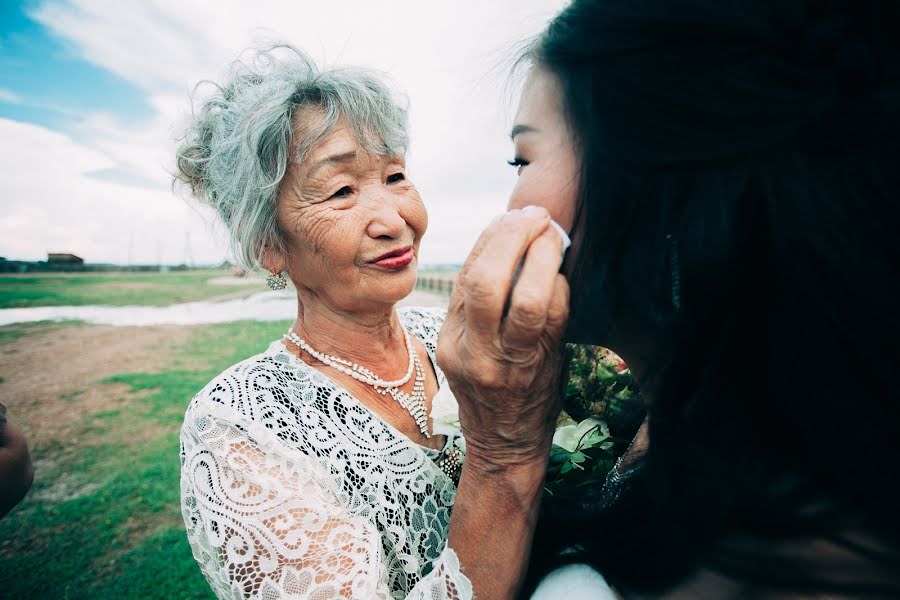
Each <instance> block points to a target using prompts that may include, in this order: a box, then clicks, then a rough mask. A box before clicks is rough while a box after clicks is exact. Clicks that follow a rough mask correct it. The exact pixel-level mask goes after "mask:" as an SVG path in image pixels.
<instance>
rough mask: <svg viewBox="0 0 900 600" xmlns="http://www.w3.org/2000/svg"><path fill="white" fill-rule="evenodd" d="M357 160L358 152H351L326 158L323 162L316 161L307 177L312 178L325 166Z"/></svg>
mask: <svg viewBox="0 0 900 600" xmlns="http://www.w3.org/2000/svg"><path fill="white" fill-rule="evenodd" d="M355 159H356V150H351V151H350V152H342V153H340V154H332V155H331V156H326V157H325V158H323V159H322V160H318V161H316V162H315V163H314V164H313V166H311V167H310V168H309V171H308V172H307V173H306V177H312V176H313V174H314V173H315V172H316V171H318V170H319V169H321V168H322V167H325V166H330V165H334V164H338V163H343V162H348V161H351V160H355Z"/></svg>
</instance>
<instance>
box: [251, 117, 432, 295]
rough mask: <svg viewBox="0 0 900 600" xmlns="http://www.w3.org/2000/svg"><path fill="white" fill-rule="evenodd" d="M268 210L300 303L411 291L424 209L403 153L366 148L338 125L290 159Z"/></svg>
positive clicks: (344, 126) (424, 221)
mask: <svg viewBox="0 0 900 600" xmlns="http://www.w3.org/2000/svg"><path fill="white" fill-rule="evenodd" d="M276 212H277V219H278V225H279V227H280V228H281V231H282V234H283V235H284V237H285V241H286V246H287V255H286V256H284V257H277V258H280V259H282V260H283V263H282V267H283V269H284V270H286V271H287V272H288V274H289V275H290V277H291V280H292V281H293V282H294V284H295V285H296V286H297V290H298V292H299V293H300V295H301V299H302V300H303V301H304V302H316V301H317V302H324V303H325V304H327V305H328V306H329V307H330V308H331V309H332V310H338V311H344V312H355V311H367V310H379V309H381V308H384V307H385V306H389V305H393V304H394V303H395V302H397V301H398V300H401V299H402V298H404V297H405V296H406V295H407V294H409V292H410V291H412V289H413V286H414V285H415V281H416V257H417V255H418V250H419V241H420V240H421V238H422V235H423V234H424V233H425V229H426V227H427V226H428V215H427V213H426V212H425V206H424V205H423V204H422V199H421V198H420V197H419V193H418V192H417V191H416V188H415V186H414V185H413V184H412V182H411V181H409V179H407V177H406V163H405V160H404V157H402V156H377V155H373V154H369V153H367V152H366V151H365V150H363V148H362V147H361V146H360V145H359V142H358V141H357V139H356V137H355V136H354V135H353V132H352V130H351V129H350V128H349V127H348V126H346V125H341V126H338V127H337V128H336V129H335V131H334V132H332V133H331V134H330V135H329V136H328V137H326V138H325V139H324V140H323V141H322V143H320V144H319V146H318V147H316V148H315V149H314V150H313V151H312V152H311V153H310V154H309V156H308V157H307V158H306V159H305V160H304V161H303V162H302V163H301V164H293V165H291V168H290V170H289V171H288V174H287V176H286V177H285V180H284V182H283V183H282V186H281V189H280V190H279V195H278V205H277V208H276ZM265 266H267V267H268V265H265ZM277 266H278V265H275V268H277Z"/></svg>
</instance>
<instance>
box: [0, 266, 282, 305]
mask: <svg viewBox="0 0 900 600" xmlns="http://www.w3.org/2000/svg"><path fill="white" fill-rule="evenodd" d="M229 275H230V274H229V273H228V271H223V270H212V269H204V270H196V271H178V272H171V273H152V272H151V273H132V272H112V273H40V274H37V273H35V274H24V275H0V308H24V307H29V306H66V305H68V306H84V305H88V304H101V305H109V306H126V305H139V306H166V305H169V304H177V303H180V302H193V301H196V300H205V299H208V298H213V297H216V296H223V295H225V294H229V293H234V292H235V291H236V290H240V289H241V288H244V289H249V288H253V289H257V290H259V291H263V290H265V289H266V288H265V285H264V284H263V282H262V280H259V279H255V278H248V279H247V286H246V287H245V286H221V285H214V284H210V281H211V280H215V279H218V278H221V277H227V276H229Z"/></svg>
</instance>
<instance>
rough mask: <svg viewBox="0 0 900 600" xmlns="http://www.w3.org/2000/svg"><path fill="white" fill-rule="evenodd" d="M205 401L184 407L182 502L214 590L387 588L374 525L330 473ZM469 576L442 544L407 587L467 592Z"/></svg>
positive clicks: (312, 593)
mask: <svg viewBox="0 0 900 600" xmlns="http://www.w3.org/2000/svg"><path fill="white" fill-rule="evenodd" d="M203 408H204V410H199V409H198V407H196V406H195V407H193V409H192V410H189V412H188V415H187V418H186V419H185V423H184V426H183V428H182V435H181V442H182V475H181V487H182V512H183V516H184V520H185V525H186V527H187V534H188V540H189V542H190V545H191V548H192V550H193V553H194V558H195V559H196V560H197V562H198V563H199V565H200V568H201V569H202V571H203V573H204V575H205V576H206V578H207V580H208V581H209V583H210V586H211V587H212V589H213V591H214V592H215V593H216V595H217V596H218V597H219V598H229V599H237V598H265V599H266V600H277V599H283V598H284V599H286V598H298V599H299V598H317V599H318V598H322V599H325V598H375V599H388V598H392V597H393V596H392V594H391V592H390V590H389V589H388V584H387V581H388V577H387V573H386V567H385V566H384V561H383V559H382V554H383V552H382V546H381V537H380V534H379V532H378V531H377V529H376V527H375V526H374V524H373V523H372V522H371V521H369V520H368V519H367V518H365V516H363V515H359V514H354V513H353V512H351V510H350V509H349V508H347V507H345V506H342V504H341V503H340V502H339V501H338V496H337V495H336V493H335V491H334V490H333V489H332V488H331V487H330V486H331V485H332V484H331V483H330V482H332V481H333V477H329V476H328V475H327V474H326V473H325V472H324V469H323V467H322V466H320V465H319V464H318V463H317V462H316V461H314V460H313V459H311V458H310V457H308V456H305V455H303V454H302V453H299V452H295V451H291V450H290V449H289V448H287V447H285V446H284V444H283V443H282V442H281V441H280V440H278V438H277V437H276V436H274V435H272V434H271V433H270V431H269V430H268V429H266V428H265V427H264V426H261V425H259V424H258V423H254V422H252V421H241V420H240V419H236V418H234V417H233V416H232V415H228V414H225V413H226V412H228V411H227V409H224V407H221V406H205V407H203ZM207 409H208V410H207ZM467 583H468V582H467V581H465V578H464V577H463V576H462V574H461V573H460V571H459V566H458V561H456V560H455V555H454V554H453V553H452V550H445V552H444V554H442V555H441V556H440V558H439V559H438V560H437V561H436V562H435V563H434V569H433V570H432V572H431V574H430V575H429V576H427V577H425V578H424V579H423V580H421V581H419V585H417V586H416V587H415V588H414V590H413V591H412V593H411V594H410V595H409V597H410V598H415V599H422V600H425V599H429V600H431V599H433V600H442V599H444V598H448V599H449V598H453V599H456V598H460V599H465V598H471V591H469V593H468V595H460V594H459V592H458V590H464V589H466V587H465V584H467ZM468 589H469V590H471V586H469V588H468Z"/></svg>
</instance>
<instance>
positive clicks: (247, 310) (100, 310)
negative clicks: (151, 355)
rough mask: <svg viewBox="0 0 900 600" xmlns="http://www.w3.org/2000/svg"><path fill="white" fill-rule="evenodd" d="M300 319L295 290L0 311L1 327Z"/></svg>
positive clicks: (181, 323) (184, 323)
mask: <svg viewBox="0 0 900 600" xmlns="http://www.w3.org/2000/svg"><path fill="white" fill-rule="evenodd" d="M296 316H297V295H296V293H295V292H294V291H293V290H285V291H282V292H268V291H267V292H259V293H257V294H253V295H252V296H248V297H246V298H236V299H232V300H224V301H221V302H210V301H201V302H186V303H184V304H173V305H171V306H39V307H34V308H4V309H0V326H2V325H11V324H13V323H30V322H34V321H65V320H75V321H83V322H85V323H92V324H95V325H119V326H129V325H130V326H146V325H204V324H209V323H228V322H230V321H243V320H251V321H280V320H284V319H293V318H295V317H296Z"/></svg>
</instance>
